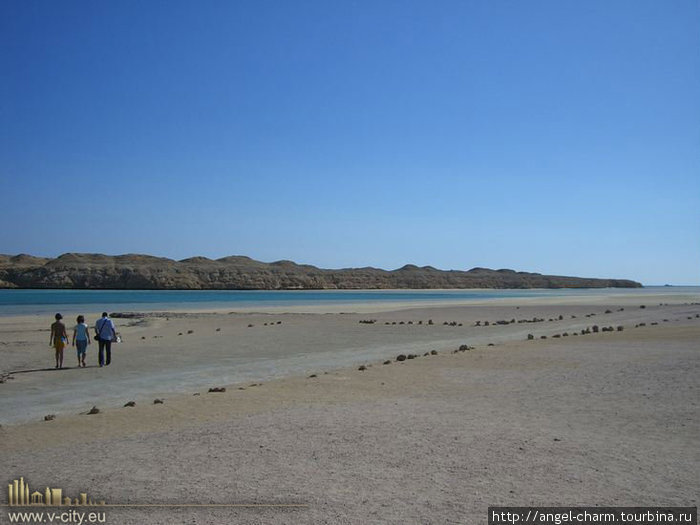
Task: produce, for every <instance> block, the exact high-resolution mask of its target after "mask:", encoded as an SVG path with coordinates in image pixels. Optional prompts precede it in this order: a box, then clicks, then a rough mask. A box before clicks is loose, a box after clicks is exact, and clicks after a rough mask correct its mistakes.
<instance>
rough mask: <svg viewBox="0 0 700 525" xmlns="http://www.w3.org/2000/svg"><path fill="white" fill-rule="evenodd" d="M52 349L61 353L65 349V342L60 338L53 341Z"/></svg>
mask: <svg viewBox="0 0 700 525" xmlns="http://www.w3.org/2000/svg"><path fill="white" fill-rule="evenodd" d="M53 347H54V348H55V349H56V352H62V351H63V349H64V348H65V347H66V340H65V339H63V338H62V337H58V338H56V339H54V342H53Z"/></svg>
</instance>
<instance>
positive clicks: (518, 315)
mask: <svg viewBox="0 0 700 525" xmlns="http://www.w3.org/2000/svg"><path fill="white" fill-rule="evenodd" d="M641 298H642V296H640V295H639V294H615V295H612V296H611V295H607V294H601V295H588V296H585V297H572V296H568V297H531V298H526V299H525V300H523V298H503V299H485V300H471V301H468V302H459V301H458V302H455V303H445V302H441V303H423V302H421V303H416V302H413V303H410V302H405V303H401V302H400V303H398V304H397V303H395V302H386V303H362V304H342V305H332V304H331V305H329V304H320V305H314V306H312V307H309V306H307V305H287V306H274V307H273V306H271V307H267V308H256V310H255V311H250V310H248V309H246V308H238V309H236V308H225V309H223V310H222V309H189V310H181V311H177V310H172V311H168V312H141V313H134V314H130V315H133V317H131V316H130V317H128V318H121V317H120V318H115V322H116V324H117V328H118V331H119V332H120V334H121V336H122V338H123V340H124V342H123V343H120V344H115V345H113V354H114V363H113V364H112V365H111V367H110V368H105V369H95V368H88V369H85V370H83V369H76V368H72V367H74V363H73V361H74V359H75V356H74V351H73V349H72V348H71V347H67V348H66V351H65V365H66V367H67V368H66V369H64V370H61V371H56V370H53V368H52V361H53V359H52V355H53V354H52V350H51V349H50V348H48V346H47V343H46V341H45V339H46V340H47V339H48V323H47V319H46V316H43V315H31V316H26V315H25V316H6V317H0V355H1V356H2V360H1V362H2V365H1V368H0V374H3V375H8V374H9V375H11V376H12V377H13V378H14V379H11V380H10V379H7V380H5V381H4V384H0V389H2V391H3V394H4V395H3V396H2V398H0V424H5V425H7V424H10V423H21V422H26V421H31V420H38V419H40V418H42V417H43V416H44V415H47V414H49V413H51V414H57V415H63V414H69V413H77V412H78V411H81V410H86V409H89V408H90V407H91V406H92V405H93V404H101V405H102V406H103V407H109V406H112V407H116V406H119V405H120V404H123V402H126V401H128V400H129V399H127V400H125V399H124V397H125V395H126V397H130V399H135V400H137V401H139V402H143V401H145V400H147V399H148V398H149V397H154V396H170V395H177V394H178V393H179V392H181V391H182V390H187V391H195V390H198V389H202V388H205V387H208V386H231V385H240V384H244V383H246V382H260V381H269V380H273V379H274V380H276V379H280V378H284V377H301V376H304V375H308V374H310V373H313V372H314V371H318V370H327V369H341V368H347V367H353V366H359V365H360V364H363V363H366V362H376V361H383V360H386V359H391V358H392V357H394V356H395V355H397V354H399V353H416V354H420V355H422V354H423V353H425V352H426V351H430V350H438V351H440V352H445V351H451V350H454V349H455V348H458V347H459V346H460V345H462V344H468V345H475V346H476V345H489V344H504V343H509V342H517V341H522V340H525V339H526V338H527V335H528V334H530V333H532V334H533V336H534V337H537V338H540V337H542V336H543V335H544V336H553V335H556V333H557V332H559V334H563V333H565V332H571V333H572V334H573V333H574V332H580V331H581V330H583V329H585V328H589V327H591V326H593V325H595V324H599V325H601V326H603V323H608V324H610V325H612V326H615V327H617V326H623V327H624V328H627V329H629V328H632V327H633V326H635V325H637V324H640V323H653V322H655V323H664V322H671V323H673V322H678V321H679V320H680V319H682V318H684V314H683V313H682V312H685V311H691V310H693V309H695V308H696V306H694V305H693V303H698V302H700V294H698V295H697V296H696V295H684V294H681V295H673V294H663V295H662V294H658V293H654V294H651V295H649V294H645V295H644V296H643V298H644V299H645V301H644V302H645V303H647V304H648V306H647V305H646V304H645V305H644V306H645V308H644V309H641V308H640V306H641V305H640V299H641ZM689 299H695V301H692V302H688V301H689ZM650 300H655V301H661V302H659V303H656V304H652V303H651V302H650ZM606 311H607V312H610V313H608V314H605V313H604V312H606ZM693 311H694V310H693ZM698 311H699V312H700V310H698ZM678 312H681V313H678ZM589 314H590V315H591V317H588V315H589ZM594 315H597V316H598V317H593V316H594ZM559 316H561V317H562V319H561V320H560V319H559ZM98 317H99V314H98V312H94V313H92V314H88V315H87V319H88V323H89V324H91V322H94V319H97V318H98ZM534 318H536V319H540V320H541V322H538V323H529V322H527V323H526V322H525V321H527V320H531V319H534ZM657 318H658V319H657ZM664 319H665V321H664ZM371 320H376V323H374V324H372V325H367V324H362V322H364V321H371ZM431 320H434V325H432V326H430V325H428V323H429V321H431ZM499 320H508V321H511V320H512V321H516V322H514V323H512V324H511V323H508V324H504V325H500V326H496V325H495V323H496V321H499ZM487 321H488V322H489V324H490V325H491V326H489V327H485V326H483V325H482V326H475V325H476V324H478V323H485V322H487ZM66 324H67V326H68V328H69V335H71V334H70V326H71V324H70V321H68V322H67V323H66ZM452 324H454V326H452ZM567 335H568V334H567ZM96 347H97V345H96V344H92V345H91V346H90V347H89V349H88V360H87V361H88V365H90V366H93V367H94V365H95V364H96V363H95V362H96V349H97V348H96ZM20 403H21V404H22V405H23V406H24V407H25V408H24V409H23V410H22V411H15V410H14V408H13V407H15V406H18V405H19V404H20Z"/></svg>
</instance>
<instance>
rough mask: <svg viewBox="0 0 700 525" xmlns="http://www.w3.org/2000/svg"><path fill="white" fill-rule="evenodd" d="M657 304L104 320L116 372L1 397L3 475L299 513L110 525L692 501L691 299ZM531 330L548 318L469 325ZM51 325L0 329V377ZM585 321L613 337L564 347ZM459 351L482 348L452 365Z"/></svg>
mask: <svg viewBox="0 0 700 525" xmlns="http://www.w3.org/2000/svg"><path fill="white" fill-rule="evenodd" d="M686 299H687V298H684V300H686ZM667 300H668V301H669V303H668V304H666V303H664V304H663V305H659V304H656V305H653V304H647V305H646V306H647V307H646V308H644V309H642V308H639V304H632V303H631V302H625V301H617V304H612V303H610V304H605V303H604V301H602V302H601V301H590V303H589V304H581V303H580V302H576V303H573V302H572V304H562V303H556V302H552V301H546V300H539V301H529V302H527V303H525V302H524V303H522V304H521V305H518V304H515V303H512V302H511V303H502V302H501V303H490V304H481V305H474V306H451V307H421V308H420V309H416V308H403V309H400V310H396V311H379V312H374V313H371V314H369V313H367V312H366V311H365V312H366V313H362V314H340V313H332V314H322V313H301V312H292V313H286V314H282V313H281V312H270V313H257V314H244V313H235V314H225V313H211V314H205V313H191V314H184V313H180V314H177V315H170V316H163V317H161V316H149V317H145V318H143V319H131V320H124V319H118V320H116V321H117V323H118V326H119V331H120V332H121V333H122V335H123V337H124V340H125V342H124V343H122V344H120V345H116V346H115V349H114V358H113V359H114V362H113V364H112V365H111V366H110V367H107V368H102V369H100V368H96V367H95V368H88V369H70V370H63V371H54V370H48V371H33V372H25V373H15V374H13V377H14V379H10V380H7V381H6V382H5V383H3V384H0V418H1V420H2V421H3V427H2V428H0V443H1V446H0V465H2V466H3V467H4V468H3V469H2V471H3V472H4V473H5V475H4V478H6V479H7V481H10V480H12V479H14V477H16V476H20V475H23V476H24V477H25V478H26V479H28V480H29V482H30V483H33V484H34V485H40V486H42V487H43V486H45V485H47V484H48V485H51V486H62V487H63V488H64V490H65V491H67V492H68V493H70V494H77V493H78V492H81V491H85V490H88V491H89V492H90V494H92V495H94V496H95V497H98V498H103V499H105V500H107V502H108V503H120V504H127V503H152V502H158V503H182V502H187V503H258V504H287V503H294V504H304V505H307V506H305V507H298V508H292V507H262V508H260V507H258V508H225V509H222V508H189V507H188V508H180V509H173V508H157V507H155V508H147V509H143V508H139V509H134V508H108V509H107V513H108V514H107V516H108V517H107V522H108V523H329V524H330V523H334V524H335V523H358V524H360V523H402V524H403V523H409V524H410V523H436V524H438V523H484V522H485V521H486V509H487V507H488V506H489V505H536V504H540V505H628V506H631V505H697V504H698V494H699V493H700V482H699V481H698V475H697V472H698V466H700V439H699V436H700V425H699V423H698V422H699V421H700V418H699V417H698V416H700V413H699V412H700V408H699V403H700V395H699V390H698V389H699V388H700V381H699V380H698V378H699V377H700V375H699V374H698V372H699V365H700V344H698V341H700V317H698V316H700V305H693V304H687V303H680V302H678V301H676V302H674V301H673V299H672V298H668V299H667ZM621 308H624V310H622V311H618V310H620V309H621ZM608 309H609V310H611V311H612V313H609V314H606V313H604V312H605V310H608ZM590 314H595V316H592V317H586V315H590ZM559 315H561V316H562V320H559ZM573 316H575V318H574V317H573ZM533 317H539V318H544V319H546V320H545V321H544V322H539V323H517V322H516V323H513V324H507V325H496V326H493V325H491V326H488V327H485V326H474V325H475V323H476V321H481V324H483V322H484V321H489V322H490V323H493V322H494V321H497V320H508V321H509V320H511V319H516V320H520V319H532V318H533ZM550 318H551V319H553V320H552V321H549V320H548V319H550ZM367 319H376V320H377V322H376V323H374V324H364V323H359V321H360V320H367ZM429 319H432V320H433V322H434V324H433V325H428V324H427V321H428V320H429ZM665 319H666V321H664V320H665ZM280 321H281V324H277V323H278V322H280ZM409 321H411V322H412V323H413V324H408V322H409ZM419 321H422V322H423V323H422V324H418V322H419ZM394 322H396V323H397V324H392V323H394ZM401 322H403V323H404V324H400V323H401ZM444 322H455V323H457V326H446V325H444V324H443V323H444ZM265 323H268V324H267V326H265ZM385 323H389V324H388V325H387V324H385ZM459 323H461V324H462V326H459ZM640 323H645V324H646V326H643V327H636V328H635V326H636V325H639V324H640ZM652 323H658V324H652ZM47 324H48V322H47V321H46V320H45V319H39V318H37V317H31V316H29V317H16V318H4V319H1V320H0V343H2V344H0V356H2V364H1V365H0V367H1V368H2V370H3V371H5V372H7V371H9V370H40V369H42V368H44V367H45V366H46V365H47V364H50V362H51V353H50V351H49V348H48V332H47V331H46V327H45V326H44V325H47ZM249 324H253V325H254V326H253V327H248V325H249ZM127 325H128V326H127ZM593 325H598V326H600V327H603V326H615V327H617V326H618V325H620V326H624V331H622V332H618V331H615V332H605V333H597V334H590V335H579V336H574V335H573V333H574V332H580V330H581V329H582V328H585V327H590V326H593ZM217 328H219V329H220V331H217ZM188 330H192V331H193V333H191V334H188V333H187V332H188ZM564 332H566V333H568V334H570V335H569V336H568V337H560V338H556V339H555V338H552V336H553V335H554V334H560V335H561V334H563V333H564ZM179 333H182V334H183V335H178V334H179ZM528 333H532V334H534V335H535V336H536V339H535V340H533V341H527V340H526V336H527V334H528ZM542 335H547V336H548V338H547V339H546V340H543V339H540V336H542ZM142 337H144V338H145V339H141V338H142ZM461 344H469V345H471V346H474V347H475V349H473V350H470V351H466V352H458V353H453V351H454V350H455V349H456V348H457V347H458V346H459V345H461ZM489 344H493V345H494V346H488V345H489ZM433 349H435V350H437V351H438V355H434V356H429V357H423V356H422V354H423V353H424V352H426V351H429V350H433ZM399 353H404V354H406V353H416V354H419V355H421V357H419V358H417V359H412V360H406V361H404V362H401V363H399V362H396V361H395V360H394V358H395V357H396V355H397V354H399ZM385 359H391V361H392V363H391V364H390V365H383V364H382V362H383V361H384V360H385ZM73 360H74V354H73V353H72V351H70V350H69V351H67V354H66V363H67V364H70V365H71V366H72V365H73ZM88 361H89V362H92V363H93V364H94V363H95V349H94V348H90V350H89V356H88ZM360 364H364V365H371V366H368V368H367V370H365V371H359V370H358V369H357V368H358V365H360ZM311 374H315V375H316V377H313V378H310V377H308V376H309V375H311ZM261 382H262V384H259V383H261ZM251 383H258V385H257V386H250V384H251ZM214 386H226V387H227V391H226V392H225V393H208V392H207V389H208V388H209V387H214ZM195 393H199V394H200V395H193V394H195ZM155 397H159V398H162V399H164V403H163V404H158V405H153V404H152V401H153V399H154V398H155ZM130 400H135V401H136V403H137V405H136V407H134V408H123V407H122V405H123V404H124V403H125V402H126V401H130ZM92 405H98V407H99V408H100V409H101V412H100V413H99V414H97V415H90V416H88V415H84V414H80V412H85V411H86V410H87V409H89V408H90V407H91V406H92ZM48 413H54V414H56V416H57V417H56V419H55V420H53V421H48V422H44V421H42V419H43V416H44V415H45V414H48ZM0 516H2V518H0V523H4V522H7V515H6V514H4V513H0ZM2 520H4V521H2Z"/></svg>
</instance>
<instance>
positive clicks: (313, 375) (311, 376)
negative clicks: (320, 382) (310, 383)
mask: <svg viewBox="0 0 700 525" xmlns="http://www.w3.org/2000/svg"><path fill="white" fill-rule="evenodd" d="M313 377H318V376H317V375H316V374H311V375H310V376H309V379H311V378H313Z"/></svg>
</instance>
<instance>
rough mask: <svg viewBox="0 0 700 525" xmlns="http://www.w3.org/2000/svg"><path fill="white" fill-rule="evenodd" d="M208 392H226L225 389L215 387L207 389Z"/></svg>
mask: <svg viewBox="0 0 700 525" xmlns="http://www.w3.org/2000/svg"><path fill="white" fill-rule="evenodd" d="M209 392H226V387H223V386H215V387H212V388H210V389H209Z"/></svg>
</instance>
